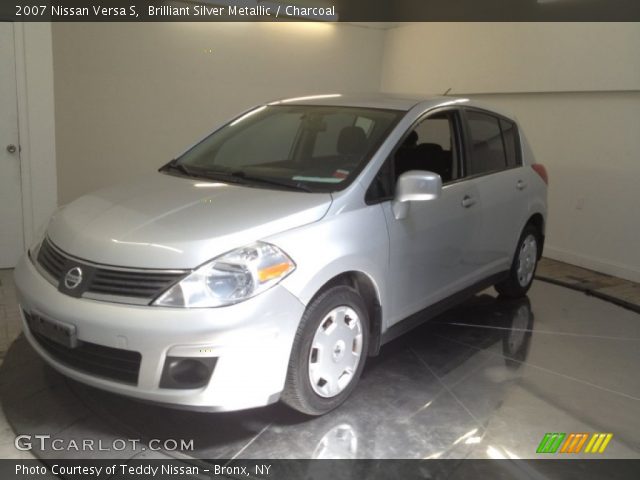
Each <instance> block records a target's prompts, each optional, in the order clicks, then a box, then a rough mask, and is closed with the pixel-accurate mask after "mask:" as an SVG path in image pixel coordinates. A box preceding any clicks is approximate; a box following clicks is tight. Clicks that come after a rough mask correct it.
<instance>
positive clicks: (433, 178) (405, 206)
mask: <svg viewBox="0 0 640 480" xmlns="http://www.w3.org/2000/svg"><path fill="white" fill-rule="evenodd" d="M441 193H442V178H440V175H438V174H437V173H433V172H426V171H423V170H410V171H408V172H404V173H403V174H402V175H400V176H399V177H398V183H397V184H396V197H395V199H394V200H393V204H392V207H393V215H394V216H395V217H396V219H397V220H401V219H403V218H405V217H406V216H407V213H408V211H409V202H423V201H426V200H435V199H436V198H439V197H440V195H441Z"/></svg>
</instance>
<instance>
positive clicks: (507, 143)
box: [500, 118, 522, 168]
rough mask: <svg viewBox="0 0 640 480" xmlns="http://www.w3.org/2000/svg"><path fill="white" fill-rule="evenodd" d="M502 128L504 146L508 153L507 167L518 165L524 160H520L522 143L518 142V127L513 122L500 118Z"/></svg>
mask: <svg viewBox="0 0 640 480" xmlns="http://www.w3.org/2000/svg"><path fill="white" fill-rule="evenodd" d="M500 129H501V130H502V138H504V148H505V152H506V154H507V167H509V168H512V167H517V166H519V165H520V164H521V163H522V161H521V160H520V154H519V153H520V143H519V142H518V127H516V124H515V123H513V122H510V121H508V120H504V119H502V118H501V119H500Z"/></svg>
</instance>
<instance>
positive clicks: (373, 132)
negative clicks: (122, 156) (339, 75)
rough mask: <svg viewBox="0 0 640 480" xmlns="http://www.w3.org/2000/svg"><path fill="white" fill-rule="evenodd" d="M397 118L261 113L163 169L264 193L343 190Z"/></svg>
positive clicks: (343, 111) (278, 109)
mask: <svg viewBox="0 0 640 480" xmlns="http://www.w3.org/2000/svg"><path fill="white" fill-rule="evenodd" d="M401 113H402V112H398V111H393V110H380V109H371V108H356V107H328V106H304V105H273V106H262V107H259V108H256V109H254V110H251V111H249V112H248V113H246V114H244V115H242V116H241V117H239V118H237V119H235V120H234V121H232V122H230V123H228V124H227V125H225V126H224V127H222V128H220V129H219V130H217V131H215V132H214V133H212V134H211V135H210V136H208V137H207V138H205V139H204V140H203V141H202V142H200V143H199V144H197V145H195V146H194V147H193V148H191V149H190V150H188V151H187V152H186V153H184V154H183V155H182V156H181V157H180V158H178V159H177V160H174V161H173V162H171V163H170V164H168V165H167V166H165V167H164V169H166V170H168V169H173V170H174V171H176V173H178V174H181V175H188V176H198V177H206V178H212V179H217V180H227V181H231V182H235V183H245V184H252V185H256V186H261V187H267V188H278V187H283V188H287V187H289V188H296V189H300V190H306V191H335V190H340V189H342V188H344V187H346V186H347V185H348V184H349V183H350V182H351V181H352V180H353V179H354V178H355V177H356V176H357V174H358V173H359V172H360V170H362V168H363V167H364V165H365V164H366V162H367V161H368V159H369V157H370V156H371V155H372V154H373V153H374V151H375V150H376V148H377V147H378V146H379V145H380V143H381V142H382V140H383V139H384V138H385V137H386V135H387V134H388V132H389V131H390V130H391V128H392V127H393V125H394V124H395V123H396V121H397V120H398V119H399V117H400V116H401Z"/></svg>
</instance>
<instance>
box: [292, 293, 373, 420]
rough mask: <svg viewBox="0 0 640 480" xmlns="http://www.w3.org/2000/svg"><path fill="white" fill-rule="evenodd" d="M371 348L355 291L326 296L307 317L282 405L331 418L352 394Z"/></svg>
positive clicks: (312, 306)
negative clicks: (332, 412)
mask: <svg viewBox="0 0 640 480" xmlns="http://www.w3.org/2000/svg"><path fill="white" fill-rule="evenodd" d="M368 347H369V318H368V316H367V309H366V306H365V304H364V302H363V300H362V298H361V297H360V295H358V292H356V291H355V290H354V289H353V288H350V287H347V286H337V287H333V288H330V289H328V290H326V291H325V292H323V293H321V294H320V295H319V296H318V297H317V298H316V299H315V300H313V301H312V302H311V304H309V306H308V307H307V310H306V311H305V313H304V315H303V316H302V320H301V321H300V326H299V327H298V332H297V333H296V338H295V340H294V344H293V350H292V352H291V358H290V360H289V370H288V372H287V381H286V384H285V389H284V392H283V393H282V401H283V402H284V403H286V404H287V405H289V406H290V407H291V408H294V409H295V410H298V411H300V412H302V413H306V414H307V415H322V414H324V413H327V412H329V411H331V410H333V409H334V408H336V407H337V406H339V405H340V404H341V403H342V402H344V401H345V400H346V399H347V397H348V396H349V395H350V394H351V392H352V391H353V389H354V388H355V386H356V383H357V382H358V378H359V377H360V374H361V373H362V369H363V368H364V363H365V359H366V357H367V351H368Z"/></svg>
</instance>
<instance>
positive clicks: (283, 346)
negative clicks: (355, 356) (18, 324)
mask: <svg viewBox="0 0 640 480" xmlns="http://www.w3.org/2000/svg"><path fill="white" fill-rule="evenodd" d="M15 283H16V288H17V291H18V299H19V302H20V306H21V309H22V311H23V330H24V334H25V337H26V338H27V340H28V341H29V343H30V344H31V345H32V346H33V348H34V349H35V350H36V351H37V352H38V353H39V354H40V356H42V358H44V359H45V360H46V361H47V362H48V363H49V364H50V365H51V366H53V367H54V368H55V369H56V370H58V371H59V372H61V373H62V374H64V375H67V376H69V377H71V378H73V379H75V380H78V381H80V382H82V383H86V384H88V385H91V386H94V387H97V388H101V389H104V390H108V391H111V392H115V393H119V394H122V395H127V396H130V397H135V398H138V399H141V400H146V401H152V402H159V403H163V404H171V405H173V406H179V407H183V408H193V409H198V410H210V411H226V410H240V409H245V408H253V407H259V406H264V405H268V404H270V403H274V402H276V401H277V400H278V399H279V397H280V393H281V392H282V389H283V388H284V382H285V378H286V373H287V367H288V362H289V355H290V353H291V348H292V345H293V339H294V337H295V333H296V330H297V328H298V324H299V321H300V318H301V317H302V314H303V312H304V305H303V304H302V303H301V302H300V301H299V300H298V299H297V298H296V297H295V296H294V295H292V294H291V293H290V292H289V291H288V290H287V289H285V288H284V287H283V286H281V285H276V286H275V287H273V288H271V289H270V290H268V291H266V292H264V293H262V294H260V295H258V296H256V297H254V298H251V299H249V300H247V301H244V302H241V303H238V304H235V305H231V306H227V307H220V308H203V309H198V308H192V309H188V308H166V307H150V306H135V305H124V304H116V303H108V302H101V301H95V300H89V299H82V298H73V297H70V296H67V295H64V294H62V293H60V292H59V291H58V290H57V289H56V288H55V287H54V286H52V285H51V284H50V283H49V282H48V281H47V280H45V279H44V278H43V277H42V276H41V275H40V274H39V273H38V272H37V271H36V269H35V267H34V265H33V264H32V263H31V261H30V260H29V258H28V257H27V256H24V257H23V258H22V259H21V260H20V262H19V263H18V266H17V267H16V269H15ZM24 312H27V313H28V314H32V315H34V314H35V315H39V316H42V317H44V318H49V319H51V320H57V321H61V322H65V323H67V324H71V325H74V326H75V327H76V331H77V337H78V339H79V340H81V341H83V342H91V343H93V344H97V345H101V346H105V347H110V348H116V349H124V350H131V351H135V352H139V353H140V354H141V356H142V359H141V362H140V369H139V374H138V381H137V384H136V385H129V384H125V383H121V382H118V381H114V380H110V379H106V378H102V377H100V376H97V375H93V374H90V373H85V372H83V371H81V370H79V369H76V368H72V367H70V366H69V364H67V363H64V362H61V361H59V359H57V358H54V356H52V355H51V354H50V353H49V352H48V351H47V350H46V349H44V348H43V347H42V346H41V345H40V343H38V341H37V340H36V338H35V337H34V336H33V335H32V333H31V331H30V330H29V328H28V326H27V322H26V320H25V316H24ZM168 356H170V357H173V356H177V357H204V356H207V357H215V358H216V359H217V360H216V363H215V368H214V370H213V374H212V376H211V378H210V380H209V382H208V384H207V385H205V386H203V387H201V388H195V389H176V388H160V381H161V377H162V372H163V367H164V364H165V359H166V357H168Z"/></svg>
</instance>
